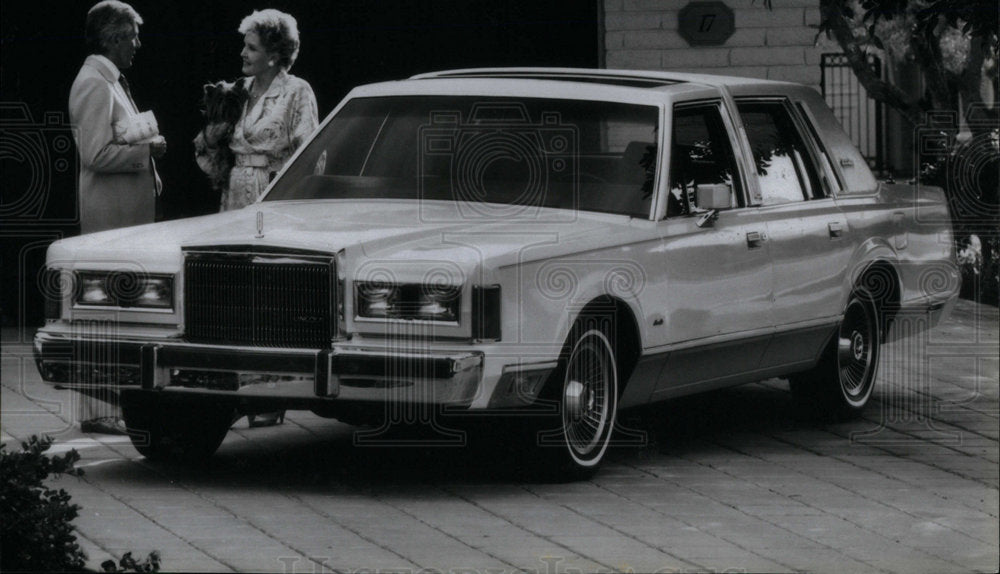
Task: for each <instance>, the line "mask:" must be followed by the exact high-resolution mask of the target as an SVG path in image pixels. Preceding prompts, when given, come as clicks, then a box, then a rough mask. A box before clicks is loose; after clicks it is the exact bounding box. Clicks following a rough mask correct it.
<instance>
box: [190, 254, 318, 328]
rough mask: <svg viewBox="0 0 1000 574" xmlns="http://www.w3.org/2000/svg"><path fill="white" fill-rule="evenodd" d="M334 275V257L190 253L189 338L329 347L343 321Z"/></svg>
mask: <svg viewBox="0 0 1000 574" xmlns="http://www.w3.org/2000/svg"><path fill="white" fill-rule="evenodd" d="M335 278H336V273H334V264H333V259H332V258H331V257H315V256H300V255H296V254H274V253H267V254H261V253H217V252H211V253H188V254H187V257H186V260H185V264H184V322H185V333H186V337H187V338H188V340H191V341H195V342H203V343H217V344H239V345H253V346H261V347H306V348H322V347H326V346H328V345H329V343H330V341H331V340H332V339H333V337H334V334H335V329H336V325H337V321H336V313H335V311H334V310H335V309H336V287H335Z"/></svg>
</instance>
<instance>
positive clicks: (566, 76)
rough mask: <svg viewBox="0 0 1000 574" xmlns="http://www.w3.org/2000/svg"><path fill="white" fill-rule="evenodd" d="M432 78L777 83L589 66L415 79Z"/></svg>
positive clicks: (644, 84)
mask: <svg viewBox="0 0 1000 574" xmlns="http://www.w3.org/2000/svg"><path fill="white" fill-rule="evenodd" d="M430 78H496V79H500V78H511V79H532V80H550V81H553V80H554V81H567V82H582V83H594V84H605V85H611V86H624V87H635V88H662V87H664V86H671V85H675V84H685V83H691V84H702V85H710V86H734V85H743V84H754V85H761V84H778V83H784V82H773V81H768V80H759V79H756V78H742V77H738V76H714V75H708V74H685V73H680V72H665V71H647V70H606V69H587V68H469V69H461V70H444V71H439V72H431V73H427V74H419V75H416V76H413V77H412V79H416V80H422V79H430Z"/></svg>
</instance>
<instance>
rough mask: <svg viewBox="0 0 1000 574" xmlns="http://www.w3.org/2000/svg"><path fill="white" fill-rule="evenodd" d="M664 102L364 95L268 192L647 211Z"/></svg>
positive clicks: (271, 197)
mask: <svg viewBox="0 0 1000 574" xmlns="http://www.w3.org/2000/svg"><path fill="white" fill-rule="evenodd" d="M658 113H659V112H658V108H657V107H655V106H648V105H634V104H622V103H611V102H594V101H581V100H559V99H542V98H506V97H504V98H500V97H496V98H494V97H455V96H393V97H374V98H356V99H353V100H351V101H350V102H348V103H347V104H346V105H345V106H344V107H343V108H342V109H341V110H340V111H339V112H338V113H337V115H336V117H334V118H333V120H331V121H330V122H329V123H328V124H327V125H326V126H325V127H324V128H323V130H322V132H321V133H320V134H318V135H317V137H316V138H315V139H313V140H312V141H311V142H310V143H309V145H308V147H307V148H306V149H305V150H304V151H303V152H302V154H301V155H300V156H299V157H298V159H296V161H295V162H294V164H293V165H291V166H289V168H288V170H287V172H286V173H285V174H284V176H282V178H281V179H280V181H278V182H276V183H275V185H274V187H273V189H272V190H271V192H270V193H269V194H268V195H267V197H266V198H265V201H283V200H308V199H350V198H359V199H370V198H384V199H412V200H443V201H453V202H463V203H482V204H499V205H527V206H536V207H554V208H563V209H580V210H585V211H598V212H605V213H616V214H622V215H629V216H633V217H642V218H646V217H649V207H650V202H651V196H652V192H653V189H654V187H653V185H654V175H655V173H656V152H657V146H656V141H657V122H658Z"/></svg>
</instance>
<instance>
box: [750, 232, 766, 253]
mask: <svg viewBox="0 0 1000 574" xmlns="http://www.w3.org/2000/svg"><path fill="white" fill-rule="evenodd" d="M765 241H767V235H765V234H763V233H761V232H759V231H748V232H747V247H749V248H750V249H757V248H759V247H760V246H761V245H763V244H764V242H765Z"/></svg>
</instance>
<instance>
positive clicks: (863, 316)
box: [789, 292, 882, 419]
mask: <svg viewBox="0 0 1000 574" xmlns="http://www.w3.org/2000/svg"><path fill="white" fill-rule="evenodd" d="M880 327H881V325H880V324H879V311H878V307H877V306H876V305H875V302H874V301H873V300H872V298H871V297H869V296H867V295H866V294H865V293H864V292H858V293H855V294H853V295H852V296H851V300H850V301H849V302H848V304H847V308H846V310H845V311H844V319H843V321H841V323H840V327H839V328H838V330H837V335H836V336H835V337H834V338H833V340H832V341H830V344H829V345H828V346H827V348H826V351H825V352H824V354H823V357H822V358H821V359H820V362H819V364H817V366H816V367H815V368H814V369H813V370H811V371H808V372H806V373H802V374H800V375H796V376H794V377H791V378H790V379H789V383H790V387H791V390H792V393H793V394H794V395H795V396H796V398H797V399H799V400H800V401H801V402H803V403H805V404H806V405H807V406H809V407H810V408H812V409H813V410H814V411H815V412H816V413H817V414H819V415H821V416H823V417H824V418H835V419H843V418H854V417H858V416H861V413H862V412H863V411H864V408H865V406H866V405H867V404H868V401H869V399H870V398H871V394H872V389H873V388H874V386H875V375H876V373H877V371H878V362H879V356H880V346H881V342H882V341H881V332H882V331H881V329H880Z"/></svg>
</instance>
